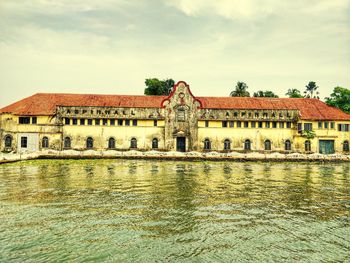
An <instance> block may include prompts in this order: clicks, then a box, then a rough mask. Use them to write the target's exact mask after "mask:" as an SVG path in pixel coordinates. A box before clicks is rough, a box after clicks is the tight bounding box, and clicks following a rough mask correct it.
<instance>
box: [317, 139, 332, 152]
mask: <svg viewBox="0 0 350 263" xmlns="http://www.w3.org/2000/svg"><path fill="white" fill-rule="evenodd" d="M320 153H323V154H332V153H334V141H333V140H320Z"/></svg>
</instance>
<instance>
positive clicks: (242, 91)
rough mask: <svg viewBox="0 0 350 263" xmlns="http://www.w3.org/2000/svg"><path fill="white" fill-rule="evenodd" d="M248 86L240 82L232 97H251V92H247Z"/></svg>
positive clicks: (232, 92) (231, 94)
mask: <svg viewBox="0 0 350 263" xmlns="http://www.w3.org/2000/svg"><path fill="white" fill-rule="evenodd" d="M247 89H248V85H247V84H246V83H244V82H241V81H238V82H237V84H236V87H235V90H233V91H231V93H230V96H231V97H250V94H249V92H248V91H247Z"/></svg>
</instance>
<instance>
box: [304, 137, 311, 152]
mask: <svg viewBox="0 0 350 263" xmlns="http://www.w3.org/2000/svg"><path fill="white" fill-rule="evenodd" d="M305 152H311V142H310V141H309V140H307V141H305Z"/></svg>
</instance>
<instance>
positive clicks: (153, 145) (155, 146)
mask: <svg viewBox="0 0 350 263" xmlns="http://www.w3.org/2000/svg"><path fill="white" fill-rule="evenodd" d="M152 149H158V139H157V138H153V140H152Z"/></svg>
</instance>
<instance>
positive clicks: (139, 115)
mask: <svg viewBox="0 0 350 263" xmlns="http://www.w3.org/2000/svg"><path fill="white" fill-rule="evenodd" d="M0 138H1V142H0V150H1V151H5V152H10V151H16V152H23V151H40V150H44V149H55V150H65V149H75V150H87V149H93V150H107V149H110V150H130V149H139V150H151V149H157V150H166V151H267V152H268V151H278V152H288V153H289V152H302V153H305V152H306V153H311V152H319V153H325V154H328V153H334V152H337V153H349V141H350V115H349V114H346V113H344V112H342V111H341V110H339V109H337V108H333V107H330V106H328V105H326V104H325V103H323V102H322V101H320V100H317V99H290V98H241V97H195V96H194V95H193V94H192V93H191V91H190V89H189V86H188V85H187V84H186V83H185V82H183V81H180V82H178V83H177V84H176V85H175V86H174V89H173V91H172V93H171V94H170V95H169V96H124V95H123V96H122V95H87V94H84V95H82V94H43V93H38V94H35V95H33V96H30V97H28V98H25V99H23V100H20V101H18V102H15V103H13V104H11V105H9V106H7V107H4V108H2V109H1V110H0Z"/></svg>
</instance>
